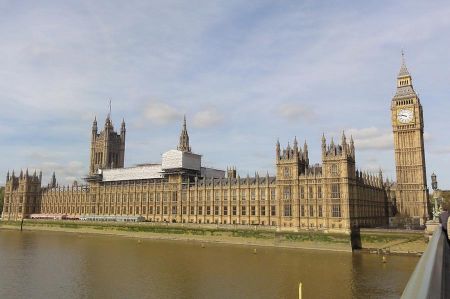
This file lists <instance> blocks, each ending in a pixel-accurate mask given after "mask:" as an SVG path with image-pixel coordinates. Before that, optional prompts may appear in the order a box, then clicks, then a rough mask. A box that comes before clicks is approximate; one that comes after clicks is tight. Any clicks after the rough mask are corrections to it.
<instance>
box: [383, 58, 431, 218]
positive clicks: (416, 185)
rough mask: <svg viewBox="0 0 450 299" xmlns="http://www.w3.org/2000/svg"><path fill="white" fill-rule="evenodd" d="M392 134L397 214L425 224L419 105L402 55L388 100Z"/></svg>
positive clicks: (424, 187) (425, 211) (425, 182)
mask: <svg viewBox="0 0 450 299" xmlns="http://www.w3.org/2000/svg"><path fill="white" fill-rule="evenodd" d="M391 114H392V130H393V133H394V150H395V168H396V176H397V187H396V188H397V189H396V202H397V210H398V211H399V212H400V214H402V215H404V216H408V217H410V218H412V219H417V220H415V221H417V222H416V223H417V224H420V225H424V224H425V221H426V220H427V218H428V189H427V180H426V167H425V149H424V140H423V127H424V122H423V112H422V105H421V104H420V100H419V97H418V95H417V94H416V92H415V91H414V88H413V85H412V77H411V74H410V73H409V71H408V69H407V67H406V63H405V56H404V53H403V51H402V64H401V67H400V71H399V73H398V76H397V90H396V93H395V96H394V97H393V99H392V102H391Z"/></svg>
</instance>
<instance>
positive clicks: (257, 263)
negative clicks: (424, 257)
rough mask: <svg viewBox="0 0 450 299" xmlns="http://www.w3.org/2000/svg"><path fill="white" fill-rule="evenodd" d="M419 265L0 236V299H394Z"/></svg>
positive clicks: (263, 250) (219, 247) (39, 235)
mask: <svg viewBox="0 0 450 299" xmlns="http://www.w3.org/2000/svg"><path fill="white" fill-rule="evenodd" d="M255 248H256V253H255V251H254V249H255ZM418 259H419V258H418V257H414V256H388V258H387V263H383V262H382V258H381V256H379V255H374V254H364V253H353V254H352V253H344V252H328V251H312V250H299V249H284V248H269V247H250V246H236V245H223V244H205V245H204V246H203V245H202V244H201V243H198V242H192V243H191V242H180V241H158V240H142V241H141V240H137V239H133V238H123V237H108V236H99V235H87V234H83V235H82V234H71V233H56V232H30V231H24V232H22V233H21V232H19V231H8V230H0V298H298V283H299V282H302V284H303V298H369V297H370V298H398V297H399V296H400V295H401V293H402V291H403V288H404V287H405V285H406V282H407V281H408V279H409V276H410V275H411V273H412V271H413V269H414V267H415V265H416V263H417V261H418Z"/></svg>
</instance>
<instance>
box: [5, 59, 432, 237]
mask: <svg viewBox="0 0 450 299" xmlns="http://www.w3.org/2000/svg"><path fill="white" fill-rule="evenodd" d="M391 114H392V128H393V133H394V149H395V163H396V179H397V181H396V182H395V183H393V182H389V181H387V180H384V179H383V176H382V173H381V171H380V173H378V174H376V175H370V174H367V173H366V172H363V171H359V170H358V169H357V168H356V166H355V157H356V154H355V145H354V142H353V139H352V138H350V139H349V140H348V139H347V138H346V136H345V135H344V134H342V138H341V140H340V142H339V143H335V142H334V141H333V140H331V142H329V143H327V140H326V139H325V136H323V137H322V148H321V151H322V164H321V165H319V164H311V163H310V161H309V158H308V146H307V144H306V142H305V144H304V145H303V146H300V145H299V144H298V142H297V140H296V139H294V141H293V143H292V146H291V145H289V144H288V145H287V146H286V147H285V148H282V147H281V146H280V143H279V142H277V143H276V148H275V166H276V175H275V176H269V175H265V176H259V175H258V174H256V175H255V176H254V177H249V176H247V177H243V178H241V177H240V176H239V175H237V173H236V170H235V168H229V169H227V170H226V171H223V170H217V169H211V168H206V167H202V164H201V156H200V155H198V154H195V153H194V152H193V151H192V150H191V147H190V144H189V135H188V132H187V128H186V119H184V123H183V126H182V131H181V134H180V137H179V144H178V147H177V149H176V150H175V149H173V150H169V151H167V152H165V153H164V154H163V155H162V161H161V163H160V164H142V165H137V166H135V167H127V168H125V167H124V157H125V135H126V128H125V122H122V124H121V128H120V133H119V132H116V131H115V130H114V126H113V124H112V121H111V118H110V114H108V117H107V118H106V121H105V124H104V127H103V129H102V130H100V132H99V131H98V127H97V121H96V120H94V122H93V125H92V134H91V149H90V167H89V175H88V176H87V177H86V179H85V180H86V183H87V184H86V185H78V184H74V185H72V186H59V185H58V184H57V181H56V178H55V174H54V173H53V177H52V179H51V182H50V183H49V184H48V185H46V186H44V185H43V184H42V173H40V174H36V172H34V174H30V173H28V170H27V171H26V172H25V173H23V171H21V172H20V175H16V174H14V172H12V174H11V175H10V173H9V172H8V174H7V178H6V185H5V203H4V208H3V213H2V218H3V219H4V220H20V219H23V218H30V217H31V218H32V216H33V215H38V216H39V215H43V216H45V215H47V216H48V215H60V216H61V215H64V216H65V217H66V218H68V219H82V218H83V217H85V216H90V217H94V218H95V217H98V219H114V218H115V217H116V218H117V219H119V218H120V217H122V219H124V218H123V217H135V216H138V217H139V218H140V219H142V220H145V221H151V222H161V223H163V222H170V223H174V222H176V223H196V224H200V223H203V224H205V223H210V224H221V225H259V226H274V227H276V228H277V229H280V230H284V229H286V230H323V231H349V229H351V228H352V227H386V226H387V225H388V223H389V218H390V217H392V216H394V215H401V216H404V217H405V218H407V219H411V220H413V221H414V222H416V223H418V224H419V225H423V224H424V222H425V221H426V220H427V219H428V208H427V206H428V190H427V183H426V172H425V154H424V141H423V114H422V106H421V104H420V101H419V98H418V96H417V94H416V92H415V91H414V89H413V86H412V78H411V76H410V74H409V72H408V70H407V68H406V65H405V63H404V61H403V63H402V65H401V68H400V72H399V74H398V77H397V90H396V94H395V96H394V97H393V99H392V103H391ZM102 217H104V218H102ZM106 217H109V218H106ZM91 219H92V218H91Z"/></svg>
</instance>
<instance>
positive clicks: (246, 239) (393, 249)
mask: <svg viewBox="0 0 450 299" xmlns="http://www.w3.org/2000/svg"><path fill="white" fill-rule="evenodd" d="M21 226H22V229H23V230H31V231H60V232H68V233H78V234H102V235H116V236H122V237H132V238H138V239H159V240H177V241H194V242H201V243H211V242H212V243H226V244H236V245H249V246H271V247H283V248H299V249H313V250H328V251H343V252H351V251H352V244H353V243H354V242H352V240H351V237H350V236H349V235H348V234H344V233H336V232H332V233H330V232H328V233H325V232H320V231H305V232H294V231H277V230H276V228H270V229H266V228H264V229H262V228H260V227H257V226H246V227H242V226H236V227H222V226H219V225H186V224H160V223H122V222H121V223H118V222H84V221H83V222H81V221H67V220H64V221H51V220H25V221H24V223H23V224H22V223H21V222H20V221H1V222H0V230H1V229H15V230H20V229H21ZM358 241H359V242H360V243H359V245H360V246H358V247H359V248H360V249H361V250H362V251H368V252H371V253H378V254H380V253H382V254H412V255H417V254H421V253H423V252H424V250H425V248H426V246H427V243H426V238H425V237H424V233H423V232H422V231H408V230H384V229H361V230H360V231H359V232H358ZM353 247H354V246H353Z"/></svg>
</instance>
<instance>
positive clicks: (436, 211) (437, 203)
mask: <svg viewBox="0 0 450 299" xmlns="http://www.w3.org/2000/svg"><path fill="white" fill-rule="evenodd" d="M431 188H433V199H434V206H433V220H434V221H439V215H440V214H441V212H442V210H441V207H440V200H439V198H438V192H437V191H438V184H437V180H436V174H434V173H433V174H432V175H431Z"/></svg>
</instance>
